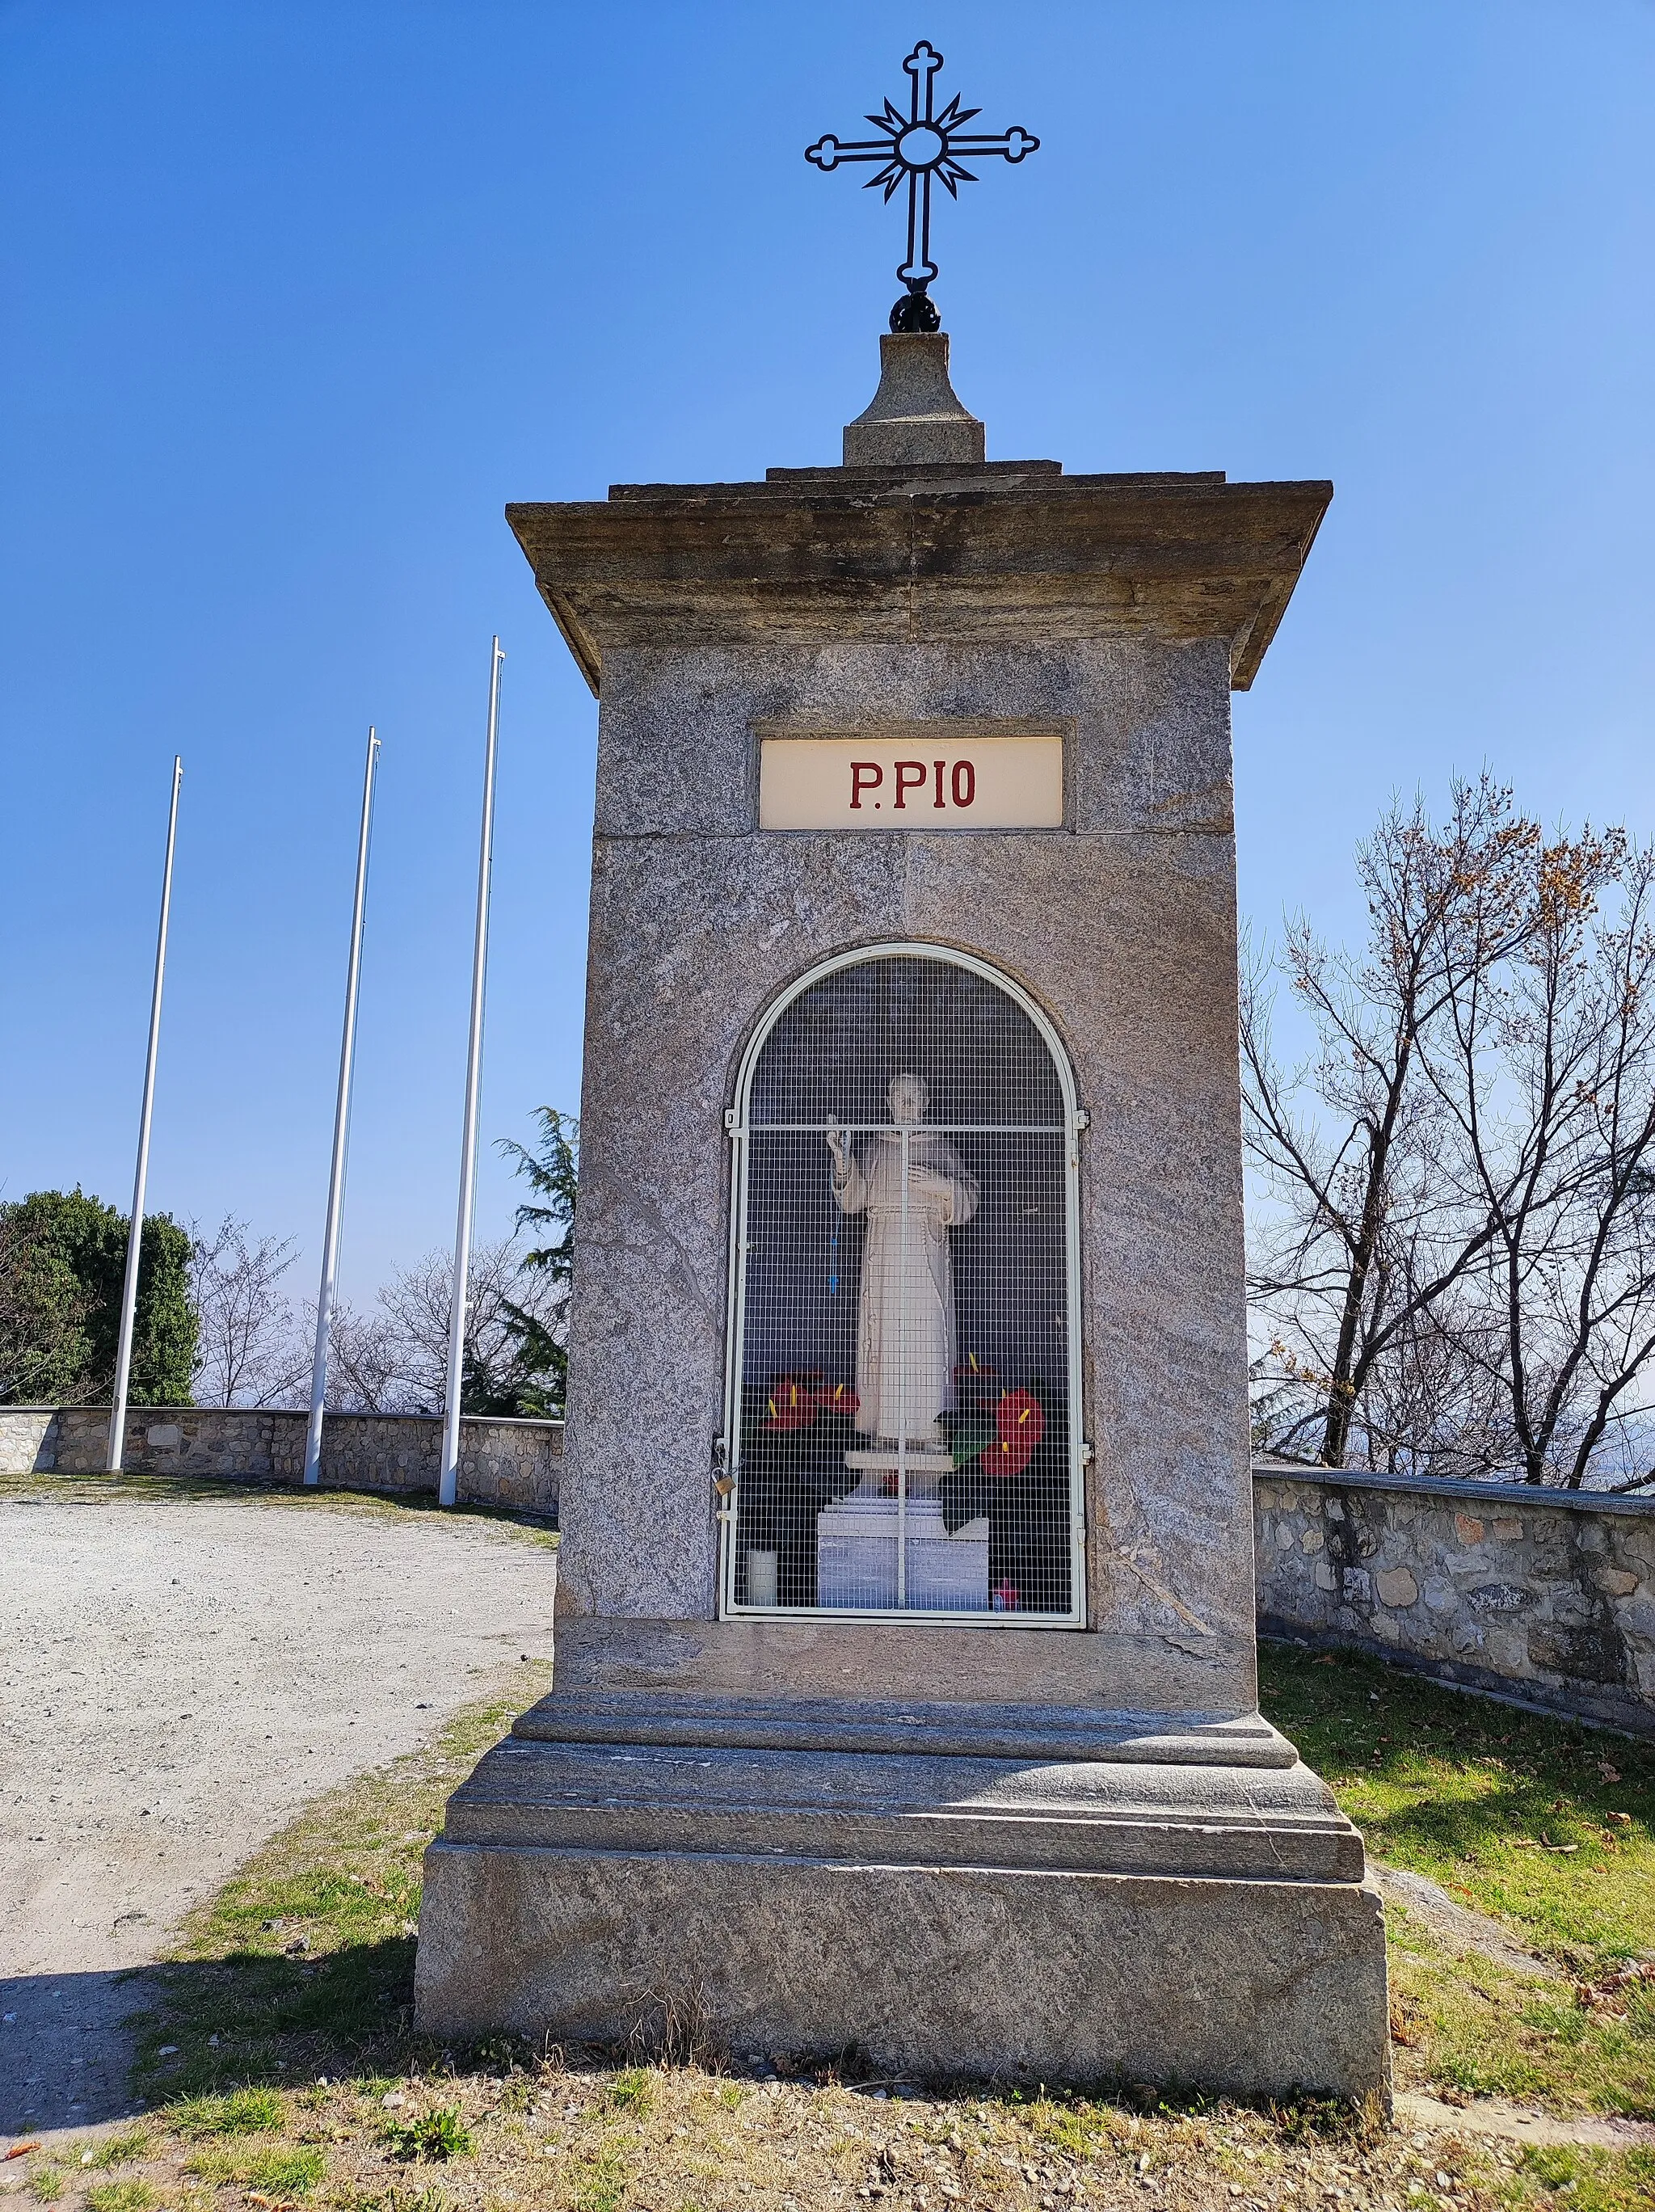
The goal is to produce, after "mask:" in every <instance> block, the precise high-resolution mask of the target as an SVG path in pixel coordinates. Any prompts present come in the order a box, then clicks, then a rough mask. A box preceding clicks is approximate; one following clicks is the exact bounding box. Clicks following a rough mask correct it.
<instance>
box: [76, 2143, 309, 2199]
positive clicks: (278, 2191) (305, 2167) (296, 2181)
mask: <svg viewBox="0 0 1655 2212" xmlns="http://www.w3.org/2000/svg"><path fill="white" fill-rule="evenodd" d="M326 2171H327V2160H326V2159H325V2158H324V2155H323V2154H322V2153H321V2151H319V2150H318V2148H316V2146H315V2145H314V2144H313V2143H268V2142H267V2143H244V2144H242V2145H241V2146H240V2147H239V2148H238V2149H234V2150H232V2149H229V2148H227V2147H226V2146H224V2145H221V2144H215V2145H214V2146H212V2147H211V2148H209V2149H206V2150H198V2151H197V2152H196V2153H195V2154H194V2155H193V2156H192V2157H191V2158H189V2159H186V2160H185V2172H186V2173H193V2174H196V2175H197V2176H198V2177H199V2179H202V2180H203V2181H210V2182H214V2183H215V2184H218V2185H222V2184H223V2183H225V2182H234V2183H236V2184H237V2185H239V2187H241V2188H243V2189H257V2190H260V2191H264V2192H265V2193H266V2194H268V2195H270V2196H274V2197H305V2196H308V2195H309V2193H310V2191H312V2189H314V2188H315V2186H316V2185H317V2183H318V2181H320V2180H321V2179H322V2177H323V2175H324V2172H326ZM90 2212H100V2207H98V2206H97V2205H95V2204H94V2205H92V2206H91V2208H90ZM110 2212H122V2208H121V2207H119V2206H118V2205H117V2206H112V2207H111V2208H110Z"/></svg>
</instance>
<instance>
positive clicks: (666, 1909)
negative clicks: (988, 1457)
mask: <svg viewBox="0 0 1655 2212" xmlns="http://www.w3.org/2000/svg"><path fill="white" fill-rule="evenodd" d="M910 358H918V356H900V359H902V360H903V361H906V360H908V359H910ZM888 396H889V395H888ZM896 412H900V410H894V409H887V410H886V413H887V416H891V415H893V414H894V413H896ZM904 435H906V434H904ZM1327 495H1328V488H1327V487H1325V486H1319V485H1276V486H1254V487H1243V486H1228V485H1225V484H1224V483H1222V480H1220V479H1216V478H1211V477H1205V478H1184V479H1174V478H1135V479H1106V478H1095V479H1072V480H1064V479H1062V477H1061V476H1060V472H1059V471H1058V470H1057V469H1056V467H1055V465H1052V464H1041V463H1028V464H1016V465H1002V466H998V467H989V466H981V467H968V466H956V465H952V464H948V465H943V464H934V465H931V466H929V467H927V466H926V465H924V464H913V465H907V464H905V465H903V466H902V467H900V468H899V467H889V468H884V469H882V468H879V467H876V466H868V467H862V468H852V469H849V470H844V471H835V470H827V471H798V472H784V473H783V474H781V475H780V476H778V477H775V478H774V479H773V480H771V481H767V482H766V483H763V484H752V485H739V486H707V487H700V488H695V487H691V488H676V489H675V488H670V487H661V486H636V487H631V488H627V489H624V490H621V491H619V492H617V493H616V494H615V495H612V496H611V500H610V501H609V503H608V504H607V505H605V506H597V505H591V506H580V507H537V508H522V507H517V508H512V510H510V513H511V519H512V524H513V527H514V528H515V529H516V530H517V532H518V537H519V538H520V540H521V542H522V543H523V544H524V550H525V551H526V552H527V553H528V554H529V556H530V559H531V561H532V562H533V563H534V567H535V570H536V575H537V582H538V583H539V586H540V588H541V591H542V593H543V596H544V597H545V599H546V600H547V603H548V605H549V606H550V607H551V609H552V611H553V612H554V614H555V617H556V618H557V620H558V622H559V623H560V625H561V628H562V629H563V632H564V635H565V637H566V638H567V640H568V641H569V643H570V645H571V647H572V648H573V651H574V653H576V656H577V658H578V659H579V661H580V663H581V665H582V666H583V668H584V669H585V671H586V673H587V675H588V677H589V678H590V679H591V682H592V683H593V685H594V688H597V682H598V679H599V677H600V674H601V678H602V683H603V702H602V711H601V715H600V723H599V738H598V791H597V831H596V839H595V849H594V860H593V890H592V915H591V951H590V960H589V969H588V993H587V1021H586V1040H587V1052H586V1065H585V1081H584V1088H583V1100H582V1122H583V1130H582V1135H583V1143H582V1181H581V1228H580V1237H579V1243H578V1246H577V1255H578V1256H577V1261H576V1269H577V1279H576V1284H575V1290H574V1298H573V1338H572V1342H571V1346H570V1395H569V1449H568V1457H567V1467H566V1469H565V1475H564V1486H563V1508H564V1510H563V1528H564V1546H563V1551H562V1556H561V1570H560V1576H559V1617H558V1674H557V1681H556V1686H555V1690H554V1692H553V1693H552V1695H551V1696H550V1697H549V1699H545V1700H544V1701H543V1703H542V1704H541V1705H539V1706H537V1708H536V1709H535V1711H533V1712H532V1713H530V1714H529V1715H526V1716H524V1717H523V1718H522V1719H521V1720H520V1721H519V1722H518V1724H517V1727H516V1728H515V1729H514V1730H513V1733H512V1739H511V1740H510V1741H508V1743H506V1745H504V1746H502V1747H500V1749H499V1750H498V1751H497V1752H495V1753H491V1754H490V1755H489V1756H488V1759H485V1760H484V1761H483V1763H482V1765H481V1766H480V1768H479V1769H478V1770H477V1772H476V1775H475V1776H474V1777H473V1778H472V1780H471V1782H470V1783H469V1784H467V1785H466V1786H465V1787H464V1789H462V1790H460V1791H459V1792H458V1793H457V1795H456V1796H455V1798H454V1799H453V1801H452V1804H451V1807H450V1814H449V1821H448V1826H447V1828H446V1832H445V1837H444V1839H443V1840H442V1841H441V1842H440V1844H437V1845H435V1846H433V1850H432V1852H431V1854H430V1855H429V1857H428V1860H427V1882H426V1889H425V1899H424V1904H423V1905H422V1908H421V1943H420V1954H419V1966H418V2009H419V2017H420V2021H421V2026H422V2027H426V2028H427V2030H429V2031H430V2032H432V2033H440V2034H459V2035H469V2034H477V2033H488V2032H489V2031H492V2030H496V2029H499V2028H502V2027H520V2028H525V2029H531V2030H533V2031H535V2032H540V2031H544V2030H549V2031H550V2032H552V2033H555V2034H559V2035H564V2036H569V2037H577V2036H579V2037H592V2036H596V2037H600V2038H606V2039H607V2038H611V2037H615V2036H622V2037H623V2036H625V2035H626V2034H627V2033H628V2031H629V2030H630V2029H631V2028H632V2027H634V2026H635V2025H636V2024H637V2022H638V2020H639V2018H640V2013H642V2012H647V2011H650V2010H658V2008H660V2006H661V2005H662V2004H663V2003H665V2002H678V2001H679V2000H680V1999H683V2000H688V1999H689V1998H690V1997H691V1996H692V1993H693V1995H694V2002H696V2004H697V2005H698V2007H699V2008H700V2009H701V2010H702V2011H703V2012H704V2013H705V2015H706V2016H707V2018H708V2019H709V2021H710V2022H711V2024H712V2027H713V2029H714V2032H715V2033H724V2034H725V2035H727V2036H728V2037H729V2038H730V2039H731V2040H732V2041H733V2042H736V2043H737V2044H743V2043H744V2044H747V2045H749V2046H750V2045H754V2044H755V2043H756V2044H757V2045H759V2046H760V2047H764V2048H769V2049H787V2050H791V2051H809V2050H824V2051H840V2050H842V2049H843V2048H844V2047H845V2046H846V2045H847V2044H852V2043H857V2044H860V2045H863V2046H864V2049H866V2050H867V2051H868V2052H869V2053H870V2055H872V2056H873V2057H874V2058H875V2059H876V2062H878V2063H883V2064H886V2065H888V2066H891V2067H900V2068H903V2069H923V2070H925V2071H941V2072H956V2073H966V2074H982V2073H985V2072H994V2071H1003V2072H1011V2073H1021V2074H1032V2075H1034V2076H1035V2077H1037V2078H1044V2079H1046V2080H1048V2081H1056V2080H1066V2079H1071V2078H1074V2079H1095V2078H1097V2077H1098V2076H1099V2075H1107V2074H1111V2073H1118V2072H1129V2073H1131V2074H1132V2075H1135V2076H1137V2077H1138V2078H1142V2079H1144V2080H1151V2081H1153V2080H1169V2079H1173V2078H1180V2079H1185V2080H1197V2081H1209V2082H1212V2083H1214V2084H1215V2085H1220V2086H1224V2087H1245V2088H1246V2089H1249V2090H1252V2091H1254V2092H1257V2091H1260V2090H1263V2091H1266V2092H1270V2091H1277V2092H1282V2091H1286V2090H1288V2089H1289V2088H1292V2087H1316V2088H1321V2089H1327V2090H1331V2091H1334V2092H1337V2093H1347V2094H1356V2093H1362V2092H1365V2091H1367V2090H1369V2089H1373V2088H1376V2087H1383V2085H1384V2084H1385V2081H1386V2078H1387V2077H1386V2064H1387V2056H1388V2044H1387V2039H1386V2010H1385V1963H1384V1942H1383V1930H1382V1927H1381V1925H1380V1920H1379V1911H1378V1908H1377V1902H1376V1899H1374V1897H1373V1893H1371V1892H1369V1891H1367V1890H1365V1889H1364V1888H1363V1887H1361V1869H1362V1857H1361V1839H1360V1838H1359V1837H1357V1836H1356V1834H1355V1832H1354V1831H1353V1830H1352V1829H1351V1828H1350V1827H1349V1823H1348V1822H1345V1821H1344V1820H1343V1819H1342V1817H1341V1816H1340V1815H1339V1814H1337V1810H1336V1809H1335V1808H1333V1806H1332V1803H1331V1798H1330V1797H1329V1796H1328V1793H1327V1792H1326V1790H1325V1788H1324V1787H1323V1785H1322V1784H1320V1783H1319V1782H1318V1781H1317V1780H1316V1778H1315V1777H1314V1776H1312V1775H1310V1774H1308V1773H1307V1772H1306V1770H1305V1769H1304V1768H1303V1767H1302V1766H1301V1765H1300V1764H1299V1762H1298V1761H1297V1759H1296V1757H1295V1755H1294V1753H1293V1750H1292V1747H1291V1746H1289V1745H1288V1744H1287V1743H1285V1742H1284V1741H1283V1740H1282V1738H1281V1737H1280V1736H1279V1735H1277V1734H1276V1731H1275V1730H1274V1729H1270V1727H1269V1726H1268V1725H1267V1724H1266V1723H1264V1722H1263V1721H1262V1720H1261V1719H1260V1718H1259V1717H1258V1712H1257V1710H1256V1697H1257V1691H1256V1681H1255V1669H1254V1650H1253V1628H1252V1617H1253V1616H1252V1573H1251V1545H1250V1534H1251V1527H1252V1521H1251V1514H1252V1501H1251V1497H1250V1494H1249V1485H1248V1468H1247V1462H1246V1445H1247V1404H1246V1340H1245V1333H1244V1314H1245V1295H1244V1287H1243V1271H1242V1249H1241V1206H1240V1198H1241V1192H1240V1103H1239V1097H1238V1082H1237V1068H1236V1051H1235V1035H1236V990H1235V983H1236V958H1235V954H1236V914H1235V868H1234V840H1233V830H1232V823H1231V806H1230V762H1229V726H1228V692H1229V690H1230V689H1231V688H1232V687H1234V686H1237V685H1245V684H1246V683H1247V682H1249V681H1250V680H1251V677H1252V672H1253V671H1254V670H1255V669H1256V667H1257V665H1258V658H1259V656H1260V654H1261V653H1262V652H1263V650H1264V646H1265V644H1266V643H1267V642H1268V640H1269V638H1270V635H1271V634H1272V632H1273V630H1274V629H1275V626H1276V622H1277V621H1278V620H1279V618H1280V616H1281V612H1282V609H1283V607H1284V606H1285V605H1286V601H1287V598H1288V593H1289V592H1291V589H1292V586H1293V583H1294V580H1295V578H1296V576H1297V574H1298V569H1299V566H1300V563H1301V562H1302V560H1303V557H1304V554H1305V551H1306V548H1307V546H1308V544H1309V542H1310V538H1311V537H1312V535H1313V532H1314V530H1315V527H1316V526H1317V523H1318V522H1319V519H1320V515H1321V513H1322V510H1323V508H1324V507H1325V504H1326V499H1327ZM1031 717H1039V718H1040V720H1042V722H1043V723H1044V724H1045V725H1046V726H1047V727H1049V728H1051V727H1055V728H1056V729H1058V730H1060V731H1061V732H1062V733H1063V735H1064V750H1065V763H1064V766H1065V805H1064V824H1063V827H1062V828H1061V829H1052V830H1041V831H1037V832H1024V833H1019V834H1015V835H1014V834H1009V833H994V832H984V833H980V834H978V833H973V834H971V835H968V836H957V835H956V836H950V837H943V836H925V835H923V834H905V833H902V832H900V831H897V832H892V833H889V834H880V833H873V834H869V835H856V834H849V833H846V834H840V833H815V832H810V833H784V832H765V831H761V830H760V829H759V828H758V826H757V805H756V796H757V793H756V786H757V763H758V745H759V740H760V736H761V733H763V734H774V733H776V732H778V731H780V732H791V733H793V734H797V735H807V734H813V733H822V732H846V731H850V730H861V729H873V728H888V727H890V726H893V725H901V726H905V727H906V726H922V725H923V726H927V727H930V726H938V725H944V726H945V725H948V724H949V723H955V724H967V723H968V724H970V725H972V726H973V727H974V728H977V729H980V728H981V727H982V726H983V725H984V724H985V723H995V722H997V721H1007V722H1014V723H1015V724H1017V725H1018V726H1026V725H1027V723H1028V720H1029V718H1031ZM939 742H940V740H939ZM915 943H917V944H920V945H924V944H937V945H946V946H949V947H953V948H955V949H958V950H961V951H967V952H970V953H972V954H973V955H976V956H978V957H981V958H982V959H983V960H985V961H986V962H987V963H990V964H991V966H992V967H994V968H996V969H1000V970H1001V971H1003V973H1005V974H1006V975H1009V977H1011V978H1012V979H1014V980H1015V981H1017V982H1019V983H1020V984H1021V985H1022V986H1023V987H1024V988H1025V989H1026V990H1027V991H1028V993H1029V994H1031V995H1032V996H1033V998H1034V1000H1036V1001H1037V1002H1038V1003H1039V1004H1040V1006H1042V1007H1043V1008H1044V1009H1045V1010H1046V1012H1047V1014H1048V1015H1049V1017H1050V1018H1051V1020H1052V1024H1053V1025H1054V1027H1055V1029H1056V1030H1057V1031H1058V1034H1059V1035H1060V1036H1061V1037H1062V1039H1063V1042H1064V1048H1065V1050H1066V1052H1067V1054H1068V1056H1069V1059H1070V1062H1071V1064H1072V1066H1073V1068H1074V1071H1075V1075H1076V1083H1077V1085H1078V1090H1079V1097H1080V1100H1081V1103H1082V1106H1083V1107H1084V1109H1086V1114H1087V1116H1088V1121H1087V1126H1086V1128H1085V1132H1084V1135H1083V1138H1082V1139H1080V1176H1079V1182H1080V1212H1081V1223H1080V1232H1081V1234H1080V1250H1081V1255H1082V1258H1081V1267H1082V1370H1083V1375H1082V1385H1083V1388H1082V1408H1081V1410H1082V1416H1083V1420H1084V1434H1085V1437H1086V1438H1087V1440H1088V1442H1089V1443H1090V1444H1091V1446H1092V1452H1091V1454H1090V1455H1089V1464H1088V1472H1087V1476H1086V1492H1085V1522H1086V1529H1087V1544H1088V1553H1087V1577H1088V1603H1087V1615H1086V1620H1087V1625H1086V1626H1085V1628H1084V1629H1080V1630H1074V1629H1065V1630H1062V1631H1056V1632H1053V1631H1042V1630H1040V1629H1038V1628H1030V1627H1025V1626H1021V1625H1020V1624H1017V1623H1015V1622H1014V1621H1013V1620H1011V1619H1010V1618H1009V1617H1000V1618H999V1619H997V1620H993V1621H989V1620H986V1619H985V1622H984V1624H983V1625H982V1626H975V1627H973V1628H970V1629H965V1628H959V1629H956V1628H951V1627H942V1626H930V1625H927V1626H918V1625H915V1624H907V1623H903V1622H901V1621H900V1620H893V1621H891V1622H890V1623H889V1624H888V1625H887V1624H886V1623H884V1622H871V1623H870V1622H856V1623H853V1624H852V1623H846V1622H844V1621H833V1620H822V1621H820V1622H816V1621H811V1620H776V1621H768V1620H762V1619H760V1620H727V1621H721V1620H718V1619H717V1618H716V1617H715V1616H716V1613H717V1605H716V1598H715V1589H716V1566H717V1520H716V1512H717V1498H718V1493H717V1492H715V1490H714V1486H713V1482H712V1475H713V1474H714V1472H715V1470H716V1469H718V1468H719V1467H721V1465H722V1463H723V1462H722V1459H721V1457H720V1455H719V1438H720V1434H721V1431H722V1427H723V1423H724V1336H725V1304H726V1292H727V1285H728V1282H729V1265H730V1260H729V1242H728V1239H729V1235H730V1226H729V1224H730V1200H731V1188H730V1170H729V1164H728V1160H729V1142H728V1137H727V1133H726V1129H725V1123H724V1116H725V1113H726V1110H727V1109H729V1108H730V1107H731V1105H732V1104H733V1103H734V1101H735V1092H736V1079H737V1068H738V1065H739V1061H740V1057H741V1054H742V1052H743V1048H745V1046H746V1045H747V1043H748V1041H749V1038H750V1037H751V1036H752V1035H753V1034H754V1030H755V1025H756V1024H758V1023H759V1022H760V1021H761V1018H763V1017H764V1015H765V1014H766V1012H767V1009H768V1008H769V1006H770V1005H771V1003H772V1002H773V1000H774V999H775V998H776V996H777V995H778V994H779V993H780V992H781V991H782V990H783V989H784V987H787V986H789V985H791V984H792V983H793V982H795V981H797V979H798V978H799V977H800V976H801V975H803V974H805V973H806V972H808V971H809V969H811V968H812V967H813V966H815V965H816V964H817V963H820V962H821V961H822V960H824V959H826V958H827V957H831V956H834V955H837V954H839V953H840V952H842V951H846V950H850V949H853V948H858V947H862V946H865V945H879V944H885V945H891V944H915ZM640 1385H645V1386H646V1387H640ZM1371 1548H1372V1543H1371V1541H1370V1539H1369V1536H1368V1534H1367V1533H1366V1532H1364V1531H1362V1530H1361V1529H1360V1528H1358V1529H1356V1530H1355V1531H1354V1532H1353V1533H1352V1534H1351V1535H1350V1539H1349V1543H1348V1544H1344V1545H1343V1547H1342V1548H1341V1549H1340V1551H1339V1552H1338V1554H1337V1565H1338V1567H1339V1569H1340V1570H1342V1571H1345V1572H1347V1573H1348V1574H1349V1575H1350V1576H1354V1577H1356V1578H1357V1581H1358V1583H1360V1584H1361V1585H1362V1586H1366V1585H1367V1580H1368V1577H1367V1569H1366V1568H1365V1567H1363V1566H1360V1565H1355V1561H1356V1560H1357V1559H1361V1558H1365V1557H1366V1556H1367V1551H1368V1550H1370V1549H1371ZM1295 1556H1296V1557H1299V1558H1300V1559H1302V1557H1303V1556H1304V1555H1303V1554H1302V1553H1295ZM1336 1579H1337V1577H1336Z"/></svg>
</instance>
